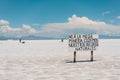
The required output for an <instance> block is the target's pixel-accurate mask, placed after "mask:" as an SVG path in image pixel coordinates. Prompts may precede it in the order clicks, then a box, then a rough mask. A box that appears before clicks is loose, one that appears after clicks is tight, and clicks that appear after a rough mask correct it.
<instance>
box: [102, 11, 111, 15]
mask: <svg viewBox="0 0 120 80" xmlns="http://www.w3.org/2000/svg"><path fill="white" fill-rule="evenodd" d="M110 13H111V11H105V12H103V13H102V16H105V15H107V14H110Z"/></svg>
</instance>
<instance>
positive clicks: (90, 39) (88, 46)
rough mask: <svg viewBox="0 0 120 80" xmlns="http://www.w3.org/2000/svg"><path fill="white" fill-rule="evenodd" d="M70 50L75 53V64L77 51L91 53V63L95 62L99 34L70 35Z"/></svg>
mask: <svg viewBox="0 0 120 80" xmlns="http://www.w3.org/2000/svg"><path fill="white" fill-rule="evenodd" d="M68 42H69V43H68V45H69V49H72V50H73V51H74V58H73V62H76V51H91V61H93V51H94V50H96V48H97V46H98V45H99V43H98V34H72V35H69V41H68Z"/></svg>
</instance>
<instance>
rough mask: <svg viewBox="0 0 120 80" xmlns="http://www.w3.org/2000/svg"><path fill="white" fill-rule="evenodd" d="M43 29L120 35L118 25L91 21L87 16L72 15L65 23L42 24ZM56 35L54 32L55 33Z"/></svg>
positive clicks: (66, 32)
mask: <svg viewBox="0 0 120 80" xmlns="http://www.w3.org/2000/svg"><path fill="white" fill-rule="evenodd" d="M44 29H45V30H49V31H51V33H52V31H56V32H59V34H60V33H62V34H65V35H66V34H71V33H98V34H106V35H120V26H115V25H111V24H106V23H105V22H101V21H93V20H91V19H89V18H87V17H77V16H76V15H73V16H72V17H70V18H68V22H65V23H50V24H46V25H44ZM55 35H56V34H55Z"/></svg>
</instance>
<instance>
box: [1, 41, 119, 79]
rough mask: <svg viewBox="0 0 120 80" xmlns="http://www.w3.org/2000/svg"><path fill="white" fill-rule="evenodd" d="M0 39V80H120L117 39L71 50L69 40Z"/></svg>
mask: <svg viewBox="0 0 120 80" xmlns="http://www.w3.org/2000/svg"><path fill="white" fill-rule="evenodd" d="M25 42H26V43H25V44H21V43H19V42H18V41H16V40H8V41H0V80H120V39H101V40H99V47H98V49H97V50H96V51H95V52H94V61H93V62H90V61H89V60H90V51H84V52H83V51H82V52H77V63H72V60H73V52H69V51H68V41H67V40H66V41H64V42H63V43H62V42H60V40H27V41H25Z"/></svg>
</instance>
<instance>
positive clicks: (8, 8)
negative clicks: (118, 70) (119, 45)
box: [0, 0, 120, 38]
mask: <svg viewBox="0 0 120 80" xmlns="http://www.w3.org/2000/svg"><path fill="white" fill-rule="evenodd" d="M119 5H120V0H0V36H7V37H22V36H28V35H35V36H47V37H58V38H59V37H66V36H67V35H69V34H76V33H77V34H85V33H98V34H100V35H112V36H116V35H117V36H120V8H119Z"/></svg>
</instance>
